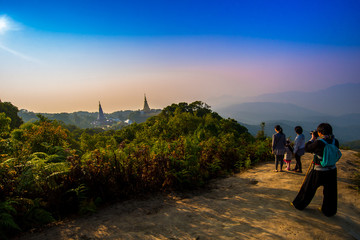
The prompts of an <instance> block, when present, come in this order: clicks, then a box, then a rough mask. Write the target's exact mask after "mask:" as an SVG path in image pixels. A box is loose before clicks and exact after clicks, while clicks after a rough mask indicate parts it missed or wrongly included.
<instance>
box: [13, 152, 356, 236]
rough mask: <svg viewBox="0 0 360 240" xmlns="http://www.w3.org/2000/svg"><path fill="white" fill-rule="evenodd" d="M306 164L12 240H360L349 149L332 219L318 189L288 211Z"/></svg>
mask: <svg viewBox="0 0 360 240" xmlns="http://www.w3.org/2000/svg"><path fill="white" fill-rule="evenodd" d="M311 158H312V155H311V154H306V155H305V156H304V157H303V160H302V163H303V168H304V169H303V171H304V173H302V174H300V173H294V172H287V171H285V172H273V169H274V163H273V162H268V163H264V164H260V165H258V166H256V167H255V168H253V169H250V170H248V171H246V172H243V173H239V174H236V175H234V176H231V177H228V178H225V179H219V180H215V181H213V182H211V184H210V185H209V186H208V187H207V188H206V189H205V190H200V191H196V192H189V193H185V194H172V195H166V196H165V195H164V194H159V195H156V196H153V197H150V198H149V199H146V200H129V201H125V202H121V203H118V204H115V205H112V206H109V207H106V208H104V209H101V210H99V211H98V212H97V213H95V214H92V215H90V216H84V217H80V218H76V219H71V220H66V221H63V222H58V223H56V224H55V225H54V226H51V227H49V228H46V229H44V230H42V231H41V232H35V233H26V234H24V235H23V236H21V237H19V238H17V239H18V240H25V239H26V240H45V239H46V240H47V239H52V240H60V239H69V240H70V239H71V240H75V239H79V240H80V239H83V240H90V239H360V194H359V193H358V192H357V191H356V190H354V189H352V188H350V186H351V182H350V176H351V175H352V174H353V171H354V167H355V166H360V159H359V158H357V157H356V156H355V152H353V151H343V157H342V158H341V159H340V162H339V163H338V189H339V190H338V191H339V201H338V213H337V215H336V216H334V217H331V218H328V217H326V216H324V215H323V214H322V213H321V212H320V211H319V210H318V208H319V207H320V206H321V203H322V188H320V189H318V191H317V193H316V196H315V198H314V199H313V201H312V202H311V204H310V205H309V206H308V207H307V208H306V209H305V210H303V211H299V210H296V209H294V208H293V207H292V206H291V205H290V202H291V201H292V200H293V199H294V197H295V196H296V194H297V192H298V190H299V188H300V185H301V183H302V181H303V179H304V176H305V173H306V171H307V168H308V166H309V164H310V159H311ZM293 166H294V161H293V162H292V167H293Z"/></svg>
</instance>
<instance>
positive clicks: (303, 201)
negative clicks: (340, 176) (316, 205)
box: [293, 169, 338, 217]
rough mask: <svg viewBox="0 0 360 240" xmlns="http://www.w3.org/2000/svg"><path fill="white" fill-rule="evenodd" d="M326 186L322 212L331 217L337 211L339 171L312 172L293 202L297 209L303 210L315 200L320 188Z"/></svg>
mask: <svg viewBox="0 0 360 240" xmlns="http://www.w3.org/2000/svg"><path fill="white" fill-rule="evenodd" d="M320 186H324V191H323V194H324V199H323V203H322V207H321V211H322V212H323V214H324V215H325V216H328V217H331V216H333V215H335V214H336V211H337V195H338V194H337V170H336V169H332V170H329V171H316V170H311V171H310V172H309V174H308V175H307V176H306V179H305V181H304V183H303V185H302V186H301V189H300V191H299V193H298V195H297V196H296V198H295V199H294V201H293V205H294V207H295V208H297V209H299V210H303V209H304V208H306V207H307V206H308V205H309V204H310V202H311V200H312V199H313V197H314V195H315V193H316V190H317V189H318V187H320Z"/></svg>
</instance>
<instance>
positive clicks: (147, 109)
mask: <svg viewBox="0 0 360 240" xmlns="http://www.w3.org/2000/svg"><path fill="white" fill-rule="evenodd" d="M143 111H144V112H150V107H149V104H148V102H147V100H146V94H144V109H143Z"/></svg>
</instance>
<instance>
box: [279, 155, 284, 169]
mask: <svg viewBox="0 0 360 240" xmlns="http://www.w3.org/2000/svg"><path fill="white" fill-rule="evenodd" d="M279 161H280V171H282V168H283V165H284V155H279Z"/></svg>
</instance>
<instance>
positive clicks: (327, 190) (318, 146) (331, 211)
mask: <svg viewBox="0 0 360 240" xmlns="http://www.w3.org/2000/svg"><path fill="white" fill-rule="evenodd" d="M324 141H326V143H327V144H335V146H336V147H337V148H339V141H338V140H337V139H335V137H334V135H333V131H332V127H331V125H330V124H328V123H321V124H320V125H319V126H318V127H317V129H316V131H313V132H312V137H311V140H310V141H309V142H307V143H306V144H305V151H306V152H309V153H314V160H313V163H312V164H311V166H313V165H314V166H313V168H312V169H311V170H310V172H309V173H308V174H307V175H306V177H305V180H304V182H303V184H302V186H301V189H300V191H299V193H298V195H297V196H296V198H295V199H294V201H293V202H292V205H293V206H294V207H295V208H296V209H298V210H303V209H304V208H306V207H307V206H308V205H309V204H310V202H311V200H312V199H313V197H314V195H315V193H316V190H317V188H318V187H320V186H323V187H324V191H323V194H324V198H323V203H322V207H321V209H320V210H321V212H322V213H323V214H324V215H326V216H328V217H331V216H333V215H335V214H336V211H337V170H336V165H335V164H334V165H332V166H325V167H323V166H322V164H321V162H322V160H323V153H324V149H325V146H326V145H327V144H325V142H324Z"/></svg>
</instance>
